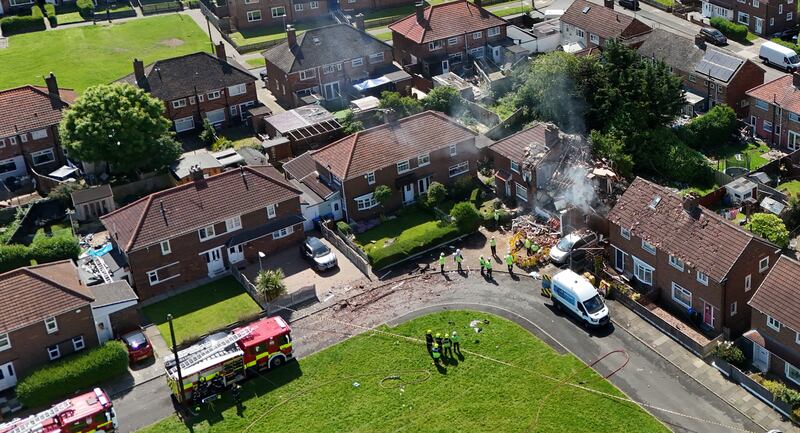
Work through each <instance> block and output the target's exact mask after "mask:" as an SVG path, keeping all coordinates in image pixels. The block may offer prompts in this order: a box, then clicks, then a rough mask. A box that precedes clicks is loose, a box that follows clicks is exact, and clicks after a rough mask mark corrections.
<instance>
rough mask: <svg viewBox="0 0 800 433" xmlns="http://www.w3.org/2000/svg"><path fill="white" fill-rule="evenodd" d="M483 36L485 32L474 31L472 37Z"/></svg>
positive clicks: (478, 37)
mask: <svg viewBox="0 0 800 433" xmlns="http://www.w3.org/2000/svg"><path fill="white" fill-rule="evenodd" d="M481 36H483V32H473V33H472V39H480V38H481Z"/></svg>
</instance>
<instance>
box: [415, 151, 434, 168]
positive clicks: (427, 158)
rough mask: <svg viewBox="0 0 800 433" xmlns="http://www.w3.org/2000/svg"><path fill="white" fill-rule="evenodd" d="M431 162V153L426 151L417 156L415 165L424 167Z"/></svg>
mask: <svg viewBox="0 0 800 433" xmlns="http://www.w3.org/2000/svg"><path fill="white" fill-rule="evenodd" d="M430 163H431V155H430V154H429V153H426V154H425V155H420V156H418V157H417V167H425V166H426V165H428V164H430Z"/></svg>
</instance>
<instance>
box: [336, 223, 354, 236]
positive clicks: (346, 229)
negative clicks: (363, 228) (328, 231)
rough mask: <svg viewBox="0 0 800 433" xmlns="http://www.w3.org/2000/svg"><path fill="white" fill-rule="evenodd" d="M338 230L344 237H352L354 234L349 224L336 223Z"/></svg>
mask: <svg viewBox="0 0 800 433" xmlns="http://www.w3.org/2000/svg"><path fill="white" fill-rule="evenodd" d="M336 228H337V229H338V230H339V232H341V233H342V234H343V235H350V234H352V233H353V229H352V228H351V227H350V224H347V223H346V222H344V221H339V222H337V223H336Z"/></svg>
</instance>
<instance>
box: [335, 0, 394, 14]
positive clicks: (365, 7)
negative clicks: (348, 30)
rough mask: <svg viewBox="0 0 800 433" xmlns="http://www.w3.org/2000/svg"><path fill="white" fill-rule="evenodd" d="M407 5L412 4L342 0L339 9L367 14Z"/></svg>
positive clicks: (388, 0)
mask: <svg viewBox="0 0 800 433" xmlns="http://www.w3.org/2000/svg"><path fill="white" fill-rule="evenodd" d="M407 4H410V3H409V1H408V0H341V1H340V2H339V7H340V8H341V9H342V10H343V11H345V12H352V11H364V12H367V11H377V10H381V9H386V8H393V7H398V6H405V5H407Z"/></svg>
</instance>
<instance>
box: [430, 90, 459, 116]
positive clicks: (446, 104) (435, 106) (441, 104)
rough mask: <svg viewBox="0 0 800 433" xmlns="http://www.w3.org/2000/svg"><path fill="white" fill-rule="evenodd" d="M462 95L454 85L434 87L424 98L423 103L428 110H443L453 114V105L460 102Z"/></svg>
mask: <svg viewBox="0 0 800 433" xmlns="http://www.w3.org/2000/svg"><path fill="white" fill-rule="evenodd" d="M460 99H461V95H460V94H459V93H458V90H456V88H455V87H453V86H439V87H434V88H433V90H431V91H430V92H428V96H427V97H425V99H423V100H422V105H423V106H424V107H425V109H426V110H436V111H441V112H442V113H445V114H451V113H452V111H453V107H454V106H455V105H456V104H457V103H458V102H459V100H460Z"/></svg>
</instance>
